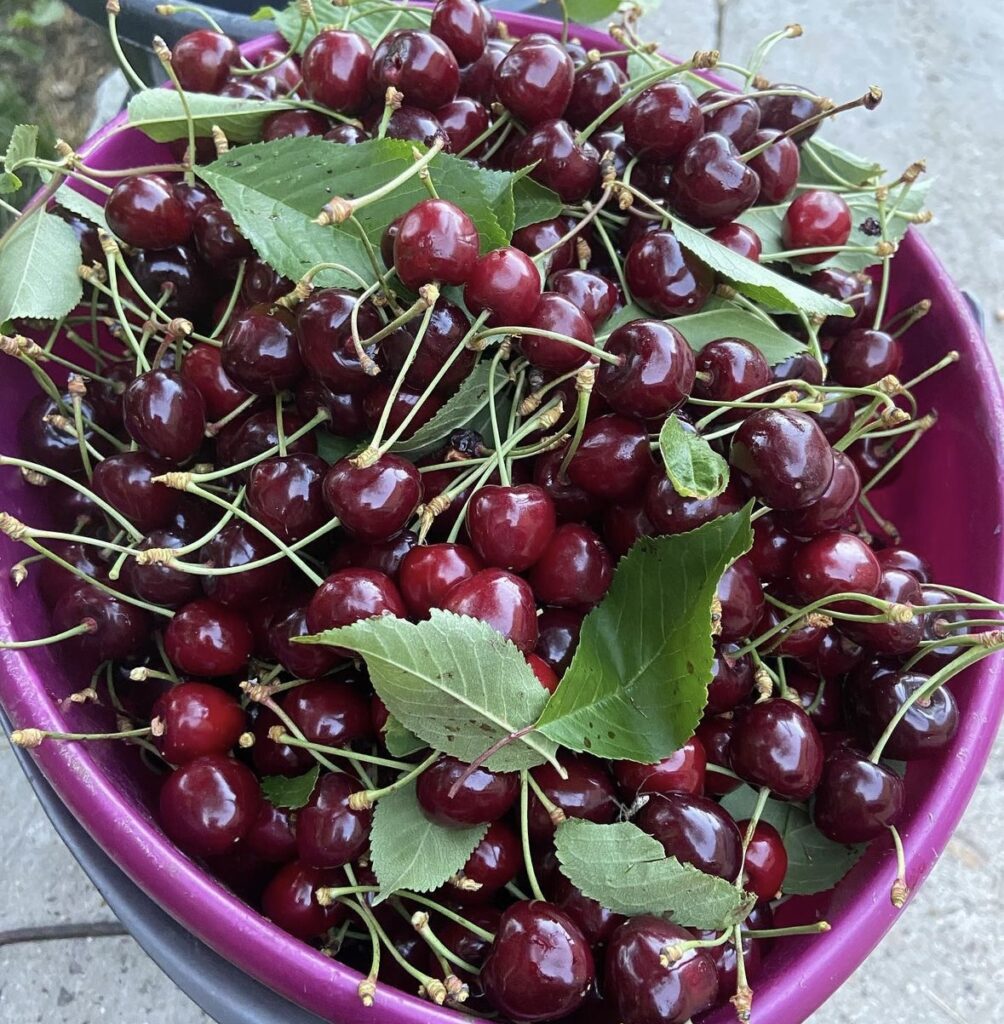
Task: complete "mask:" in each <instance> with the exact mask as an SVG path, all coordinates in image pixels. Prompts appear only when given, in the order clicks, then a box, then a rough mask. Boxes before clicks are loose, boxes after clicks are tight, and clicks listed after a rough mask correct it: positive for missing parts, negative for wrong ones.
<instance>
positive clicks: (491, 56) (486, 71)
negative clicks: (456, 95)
mask: <svg viewBox="0 0 1004 1024" xmlns="http://www.w3.org/2000/svg"><path fill="white" fill-rule="evenodd" d="M488 16H489V18H491V17H492V15H491V12H490V11H489V12H488ZM489 34H490V33H489ZM511 47H512V44H511V43H508V42H505V41H504V40H501V39H493V38H489V40H488V43H487V45H486V46H485V49H484V53H482V54H481V56H480V57H478V59H477V60H475V61H472V62H471V63H470V64H465V65H464V66H462V67H461V68H460V93H461V95H463V96H470V97H471V98H472V99H475V100H479V101H480V102H481V103H483V104H485V106H489V105H490V104H491V103H493V102H494V101H495V69H496V68H497V67H498V66H499V64H501V63H502V58H503V57H505V55H506V54H507V53H508V52H509V50H510V49H511Z"/></svg>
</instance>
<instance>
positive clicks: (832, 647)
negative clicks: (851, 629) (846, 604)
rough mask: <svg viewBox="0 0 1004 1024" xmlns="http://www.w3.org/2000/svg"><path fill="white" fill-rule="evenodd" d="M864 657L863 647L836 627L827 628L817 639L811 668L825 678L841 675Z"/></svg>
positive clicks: (834, 677)
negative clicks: (817, 642) (817, 644)
mask: <svg viewBox="0 0 1004 1024" xmlns="http://www.w3.org/2000/svg"><path fill="white" fill-rule="evenodd" d="M863 657H864V649H863V648H862V647H860V646H859V645H858V644H856V643H855V642H854V641H853V640H851V638H850V637H847V636H844V634H843V633H841V632H839V631H838V630H836V629H827V630H826V631H825V632H824V633H823V635H822V637H821V638H820V640H819V646H818V648H817V649H816V653H815V656H814V658H813V660H812V664H811V665H810V667H811V668H813V669H815V671H817V672H818V673H819V674H820V675H821V676H824V677H825V678H826V679H836V678H837V677H838V676H842V675H844V674H845V673H847V672H850V671H851V669H853V668H855V667H856V666H857V664H858V663H859V662H860V661H861V659H862V658H863Z"/></svg>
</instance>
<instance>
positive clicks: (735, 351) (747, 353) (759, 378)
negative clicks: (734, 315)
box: [694, 338, 770, 402]
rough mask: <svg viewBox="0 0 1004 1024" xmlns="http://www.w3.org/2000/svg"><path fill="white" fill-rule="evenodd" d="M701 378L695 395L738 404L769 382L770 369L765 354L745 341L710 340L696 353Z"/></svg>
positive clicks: (695, 386) (734, 339)
mask: <svg viewBox="0 0 1004 1024" xmlns="http://www.w3.org/2000/svg"><path fill="white" fill-rule="evenodd" d="M696 368H697V369H698V370H699V371H701V373H702V375H703V376H702V377H700V378H698V379H697V381H696V382H695V384H694V394H695V395H697V396H698V397H699V398H707V399H711V400H712V401H715V402H735V401H738V400H740V399H742V398H743V397H744V396H746V395H748V394H749V393H750V392H751V391H758V390H759V389H760V388H764V387H766V386H767V385H768V384H769V383H770V366H769V365H768V364H767V360H766V359H764V357H763V353H762V352H761V351H760V350H759V349H758V348H757V347H756V346H755V345H751V344H750V343H749V342H748V341H743V340H742V338H718V339H717V340H716V341H709V342H708V344H707V345H705V346H704V347H703V348H702V349H701V351H700V352H699V353H698V354H697V359H696Z"/></svg>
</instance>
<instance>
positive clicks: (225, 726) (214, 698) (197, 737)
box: [152, 682, 247, 764]
mask: <svg viewBox="0 0 1004 1024" xmlns="http://www.w3.org/2000/svg"><path fill="white" fill-rule="evenodd" d="M152 714H153V717H154V718H155V719H159V721H160V723H161V728H162V731H161V732H160V734H159V735H157V736H155V738H154V743H155V744H156V745H157V749H158V750H159V751H160V752H161V754H163V755H164V757H165V759H166V760H168V761H170V762H171V764H183V763H185V762H186V761H191V760H194V759H195V758H196V757H202V756H203V755H205V754H225V753H227V751H229V750H230V749H231V748H232V747H233V746H234V744H235V743H236V742H237V740H238V738H239V737H240V735H241V733H242V732H244V730H245V729H246V728H247V716H246V715H245V714H244V710H243V708H241V706H240V704H239V703H238V702H237V700H236V699H235V698H233V697H231V696H230V694H229V693H226V692H225V691H224V690H221V689H220V688H219V687H217V686H211V685H210V684H209V683H193V682H185V683H178V684H177V686H173V687H171V689H170V690H168V691H167V692H166V693H165V694H163V695H162V696H160V697H159V698H158V699H157V700H156V702H155V703H154V705H153V712H152Z"/></svg>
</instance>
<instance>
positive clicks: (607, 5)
mask: <svg viewBox="0 0 1004 1024" xmlns="http://www.w3.org/2000/svg"><path fill="white" fill-rule="evenodd" d="M619 6H620V0H566V3H565V9H566V10H567V11H568V17H569V18H571V20H572V21H577V22H578V23H579V24H581V25H587V24H589V23H590V22H593V21H602V20H603V19H604V18H609V17H610V15H611V14H613V13H614V11H616V10H617V8H618V7H619Z"/></svg>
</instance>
